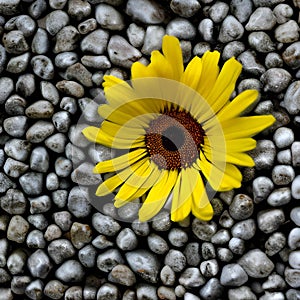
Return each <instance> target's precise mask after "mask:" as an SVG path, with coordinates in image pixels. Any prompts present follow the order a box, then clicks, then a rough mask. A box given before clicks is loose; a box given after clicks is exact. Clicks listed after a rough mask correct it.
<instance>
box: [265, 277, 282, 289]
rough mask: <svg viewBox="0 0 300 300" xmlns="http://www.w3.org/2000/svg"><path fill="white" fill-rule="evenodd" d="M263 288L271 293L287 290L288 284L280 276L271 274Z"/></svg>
mask: <svg viewBox="0 0 300 300" xmlns="http://www.w3.org/2000/svg"><path fill="white" fill-rule="evenodd" d="M262 288H263V289H264V290H269V291H274V290H283V289H285V288H286V283H285V282H284V280H283V278H282V277H281V276H280V275H278V274H271V275H270V276H269V277H268V279H267V280H266V281H265V282H264V283H263V285H262Z"/></svg>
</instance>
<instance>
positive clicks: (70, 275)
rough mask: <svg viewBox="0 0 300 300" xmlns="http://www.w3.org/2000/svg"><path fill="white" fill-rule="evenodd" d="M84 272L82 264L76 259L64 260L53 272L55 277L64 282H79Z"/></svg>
mask: <svg viewBox="0 0 300 300" xmlns="http://www.w3.org/2000/svg"><path fill="white" fill-rule="evenodd" d="M84 274H85V272H84V269H83V267H82V265H81V264H80V263H79V262H78V261H76V260H68V261H66V262H64V263H63V264H62V265H61V266H60V267H59V268H58V269H57V270H56V272H55V276H56V278H58V279H59V280H61V281H64V282H80V281H81V280H82V279H83V276H84Z"/></svg>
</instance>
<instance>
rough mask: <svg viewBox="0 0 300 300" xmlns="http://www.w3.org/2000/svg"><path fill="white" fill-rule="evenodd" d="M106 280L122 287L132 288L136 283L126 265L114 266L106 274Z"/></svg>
mask: <svg viewBox="0 0 300 300" xmlns="http://www.w3.org/2000/svg"><path fill="white" fill-rule="evenodd" d="M108 280H109V281H110V282H113V283H118V284H120V285H124V286H133V285H134V284H135V283H136V278H135V275H134V273H133V272H132V271H131V270H130V269H129V268H128V267H127V266H126V265H121V264H120V265H116V266H115V267H114V268H113V269H112V270H111V271H110V273H109V274H108Z"/></svg>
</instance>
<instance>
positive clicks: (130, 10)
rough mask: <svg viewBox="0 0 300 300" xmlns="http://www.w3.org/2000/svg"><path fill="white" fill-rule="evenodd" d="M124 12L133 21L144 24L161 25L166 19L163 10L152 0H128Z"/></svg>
mask: <svg viewBox="0 0 300 300" xmlns="http://www.w3.org/2000/svg"><path fill="white" fill-rule="evenodd" d="M125 12H126V14H127V15H129V16H131V17H132V19H133V20H136V21H139V22H142V23H146V24H159V23H162V22H163V21H164V20H165V17H166V14H165V11H164V9H163V8H162V7H161V6H160V5H159V4H158V3H157V2H154V1H153V0H140V1H138V2H136V1H135V0H129V1H128V2H127V4H126V10H125Z"/></svg>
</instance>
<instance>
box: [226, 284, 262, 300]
mask: <svg viewBox="0 0 300 300" xmlns="http://www.w3.org/2000/svg"><path fill="white" fill-rule="evenodd" d="M242 297H244V298H246V299H247V300H257V297H256V295H255V294H254V293H253V292H252V291H251V289H250V288H249V287H248V286H241V287H238V288H235V289H229V290H228V299H229V300H239V299H241V298H242Z"/></svg>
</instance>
